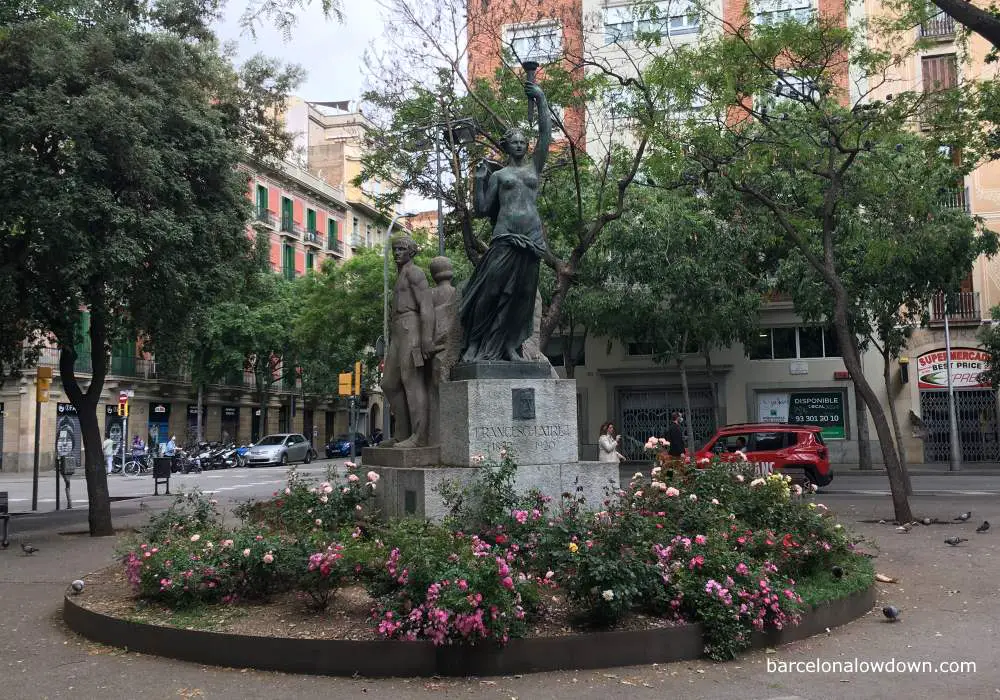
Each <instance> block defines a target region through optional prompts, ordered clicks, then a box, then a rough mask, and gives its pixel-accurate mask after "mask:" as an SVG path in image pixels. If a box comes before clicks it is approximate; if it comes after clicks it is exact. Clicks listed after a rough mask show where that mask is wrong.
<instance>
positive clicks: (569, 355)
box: [563, 318, 576, 379]
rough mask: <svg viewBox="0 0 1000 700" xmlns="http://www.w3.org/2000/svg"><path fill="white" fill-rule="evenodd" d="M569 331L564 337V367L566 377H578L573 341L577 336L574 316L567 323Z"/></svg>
mask: <svg viewBox="0 0 1000 700" xmlns="http://www.w3.org/2000/svg"><path fill="white" fill-rule="evenodd" d="M567 328H568V329H569V333H568V334H567V335H566V336H564V337H563V368H564V369H565V370H566V379H575V378H576V357H574V356H573V346H574V345H575V343H574V342H573V341H574V340H575V339H576V338H575V336H574V330H575V328H576V326H575V325H573V321H572V318H571V319H570V322H569V324H568V325H567Z"/></svg>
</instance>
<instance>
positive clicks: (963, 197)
mask: <svg viewBox="0 0 1000 700" xmlns="http://www.w3.org/2000/svg"><path fill="white" fill-rule="evenodd" d="M941 205H942V206H944V207H947V208H948V209H961V210H962V211H964V212H966V213H969V212H970V211H971V210H970V209H969V188H968V187H955V188H954V189H952V190H950V191H948V192H945V193H944V194H943V195H942V201H941Z"/></svg>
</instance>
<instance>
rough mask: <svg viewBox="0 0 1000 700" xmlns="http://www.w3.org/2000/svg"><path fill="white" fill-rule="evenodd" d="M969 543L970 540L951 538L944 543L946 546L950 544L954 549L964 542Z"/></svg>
mask: <svg viewBox="0 0 1000 700" xmlns="http://www.w3.org/2000/svg"><path fill="white" fill-rule="evenodd" d="M968 541H969V540H967V539H966V538H965V537H949V538H948V539H946V540H945V541H944V543H945V544H950V545H951V546H952V547H957V546H958V545H960V544H962V543H963V542H968Z"/></svg>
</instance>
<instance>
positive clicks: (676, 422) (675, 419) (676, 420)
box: [667, 411, 684, 458]
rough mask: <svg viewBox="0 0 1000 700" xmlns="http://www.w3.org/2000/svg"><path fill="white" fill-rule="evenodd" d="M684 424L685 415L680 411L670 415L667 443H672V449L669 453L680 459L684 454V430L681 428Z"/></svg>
mask: <svg viewBox="0 0 1000 700" xmlns="http://www.w3.org/2000/svg"><path fill="white" fill-rule="evenodd" d="M683 422H684V414H683V413H681V412H680V411H674V412H673V413H671V414H670V427H669V428H667V441H668V442H669V443H670V448H669V449H668V450H667V453H668V454H669V455H670V456H671V457H676V458H679V457H680V456H681V455H683V454H684V429H683V428H682V427H681V423H683Z"/></svg>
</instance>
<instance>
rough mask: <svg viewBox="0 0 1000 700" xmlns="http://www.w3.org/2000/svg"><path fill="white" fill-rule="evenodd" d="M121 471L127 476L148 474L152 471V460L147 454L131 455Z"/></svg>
mask: <svg viewBox="0 0 1000 700" xmlns="http://www.w3.org/2000/svg"><path fill="white" fill-rule="evenodd" d="M123 471H124V472H125V473H126V474H128V475H129V476H139V475H141V474H148V473H149V472H151V471H153V460H152V459H150V457H149V455H143V456H141V457H133V458H132V459H131V460H129V461H128V462H126V463H125V466H124V467H123Z"/></svg>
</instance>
